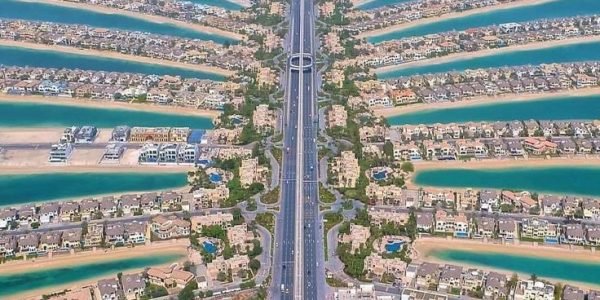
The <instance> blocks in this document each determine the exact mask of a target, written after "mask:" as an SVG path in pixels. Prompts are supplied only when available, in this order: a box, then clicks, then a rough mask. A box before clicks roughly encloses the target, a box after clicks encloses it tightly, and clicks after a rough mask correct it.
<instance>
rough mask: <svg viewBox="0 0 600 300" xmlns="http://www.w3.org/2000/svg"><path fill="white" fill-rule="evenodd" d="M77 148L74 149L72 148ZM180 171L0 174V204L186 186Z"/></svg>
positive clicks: (185, 179) (183, 175)
mask: <svg viewBox="0 0 600 300" xmlns="http://www.w3.org/2000/svg"><path fill="white" fill-rule="evenodd" d="M75 151H77V150H75ZM186 183H187V178H186V175H185V174H182V173H154V174H153V173H126V172H114V173H109V172H100V173H91V172H90V173H61V172H59V173H40V174H14V175H0V191H2V197H1V198H0V206H7V205H20V204H27V203H30V202H41V201H49V200H56V199H64V198H78V197H81V198H84V197H87V196H93V195H100V194H120V193H126V192H135V191H146V190H165V189H172V188H179V187H182V186H185V185H186Z"/></svg>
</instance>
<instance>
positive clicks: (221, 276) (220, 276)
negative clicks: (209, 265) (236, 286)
mask: <svg viewBox="0 0 600 300" xmlns="http://www.w3.org/2000/svg"><path fill="white" fill-rule="evenodd" d="M217 280H218V281H221V282H224V281H226V280H227V274H225V272H219V274H217Z"/></svg>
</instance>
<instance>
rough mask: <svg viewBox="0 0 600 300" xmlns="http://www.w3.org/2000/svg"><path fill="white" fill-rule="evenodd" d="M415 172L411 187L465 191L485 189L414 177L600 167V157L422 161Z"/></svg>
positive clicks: (542, 191) (410, 178) (408, 182)
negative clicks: (455, 172)
mask: <svg viewBox="0 0 600 300" xmlns="http://www.w3.org/2000/svg"><path fill="white" fill-rule="evenodd" d="M414 167H415V172H414V173H412V174H411V175H409V176H408V177H407V178H405V185H406V187H407V188H409V189H418V188H427V189H431V190H446V189H448V190H453V191H455V192H463V191H465V190H467V189H470V188H473V189H485V188H483V187H481V188H479V187H461V186H443V185H427V184H417V183H415V182H414V177H415V176H417V174H418V173H419V172H422V171H432V170H433V171H435V170H445V169H456V170H481V171H495V170H505V169H511V168H514V169H545V168H553V167H573V168H600V159H598V158H585V157H578V158H577V157H576V158H573V157H572V158H567V157H565V158H551V159H545V158H527V159H524V158H521V159H512V158H507V159H483V160H477V161H467V162H465V161H456V160H455V161H421V162H415V163H414ZM491 189H511V188H507V187H505V188H491ZM516 190H527V191H529V192H539V193H547V194H556V195H569V196H580V197H592V198H595V197H596V196H593V195H588V194H576V193H569V192H547V191H544V190H543V189H539V190H531V189H529V190H528V189H516Z"/></svg>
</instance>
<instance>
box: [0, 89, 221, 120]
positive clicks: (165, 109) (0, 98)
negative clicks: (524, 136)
mask: <svg viewBox="0 0 600 300" xmlns="http://www.w3.org/2000/svg"><path fill="white" fill-rule="evenodd" d="M0 102H28V103H41V104H56V105H68V106H79V107H92V108H101V109H111V108H112V109H124V110H131V111H145V112H155V113H167V114H174V115H183V116H195V117H205V118H211V119H215V118H216V117H218V116H219V115H221V113H222V112H221V111H217V110H208V109H195V108H191V107H180V106H173V105H154V104H150V103H148V104H145V103H129V102H115V101H108V100H92V99H87V98H69V97H45V96H38V95H26V96H21V95H6V94H0Z"/></svg>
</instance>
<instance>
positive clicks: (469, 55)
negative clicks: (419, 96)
mask: <svg viewBox="0 0 600 300" xmlns="http://www.w3.org/2000/svg"><path fill="white" fill-rule="evenodd" d="M595 42H600V36H585V37H576V38H569V39H564V40H555V41H545V42H535V43H529V44H524V45H516V46H509V47H504V48H497V49H485V50H481V51H473V52H460V53H453V54H450V55H446V56H442V57H437V58H431V59H422V60H417V61H411V62H407V63H402V64H397V65H391V66H385V67H381V68H376V69H374V70H373V72H374V73H376V74H380V73H385V72H391V71H396V70H401V69H405V68H411V67H421V66H426V65H427V66H429V65H439V64H443V63H447V62H455V61H462V60H468V59H473V58H478V57H484V56H492V55H498V54H503V53H510V52H517V51H528V50H540V49H547V48H554V47H559V46H566V45H573V44H583V43H595Z"/></svg>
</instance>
